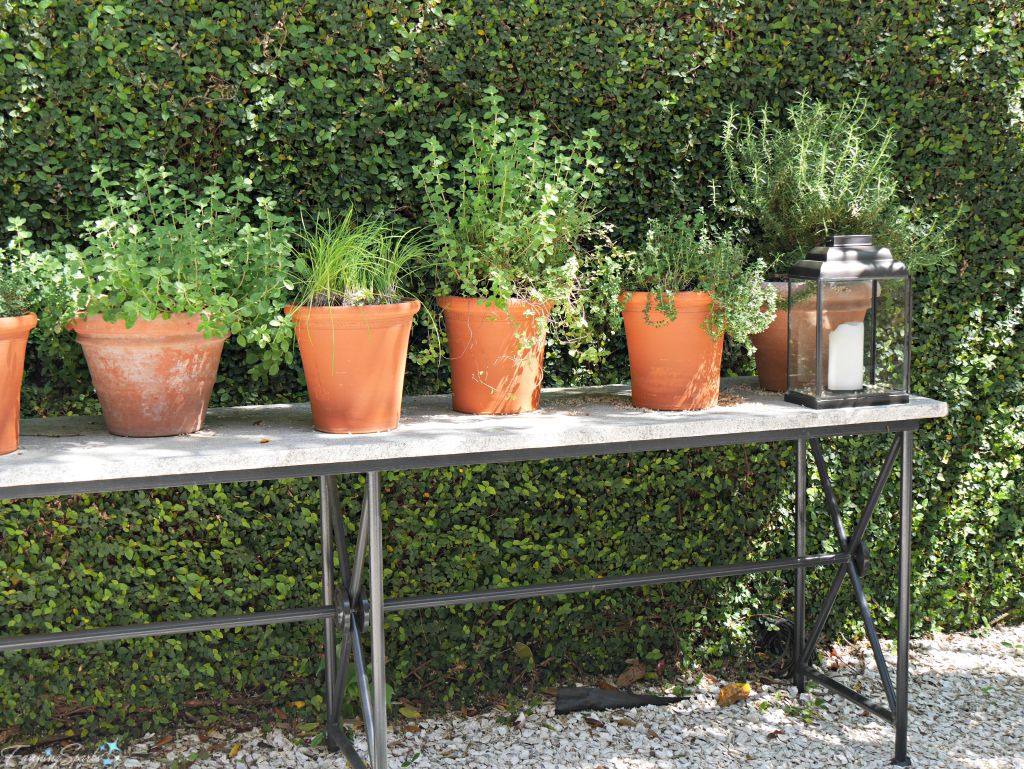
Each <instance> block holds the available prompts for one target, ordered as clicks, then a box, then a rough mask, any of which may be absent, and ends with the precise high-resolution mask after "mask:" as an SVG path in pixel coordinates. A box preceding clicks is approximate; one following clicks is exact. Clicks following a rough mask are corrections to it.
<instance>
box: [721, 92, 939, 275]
mask: <svg viewBox="0 0 1024 769" xmlns="http://www.w3.org/2000/svg"><path fill="white" fill-rule="evenodd" d="M868 110H869V105H868V102H867V101H866V100H864V99H859V98H858V99H855V100H852V101H849V102H845V103H842V104H840V105H839V106H832V105H829V104H824V103H822V102H812V101H809V100H808V99H807V97H806V96H804V97H802V98H801V99H800V101H799V102H797V103H796V104H795V105H794V106H792V107H791V108H789V109H788V110H787V116H788V122H789V125H788V126H783V125H780V124H778V123H776V122H774V121H773V120H772V119H771V117H770V116H769V114H768V108H767V107H763V108H762V109H761V114H760V117H759V118H758V119H755V118H753V117H751V116H744V117H740V116H739V115H738V114H737V113H736V111H735V109H733V108H730V111H729V117H728V119H727V120H726V122H725V126H724V128H723V131H722V136H721V139H722V154H723V157H724V160H725V181H724V184H723V185H721V186H718V185H714V186H713V188H712V192H713V195H714V199H715V204H716V206H717V207H718V208H720V209H724V210H726V211H727V212H729V213H731V214H732V215H734V216H736V217H738V218H740V219H743V220H746V221H748V222H751V223H753V224H755V225H756V229H759V230H760V233H759V234H757V233H755V236H754V237H753V239H752V242H751V245H752V249H753V255H754V256H755V257H758V258H763V259H764V260H765V261H766V263H767V265H768V272H769V273H780V272H785V271H786V269H787V268H788V267H789V266H790V265H791V264H793V263H794V262H796V261H798V260H799V259H802V258H803V257H804V255H805V254H806V253H807V252H808V251H809V250H810V249H811V248H813V247H815V246H818V245H821V244H822V243H823V242H824V241H825V238H826V237H828V236H829V235H853V234H871V235H874V236H875V242H876V243H877V244H879V245H883V246H888V247H889V249H890V250H891V251H892V253H893V256H894V257H895V258H896V259H898V260H900V261H902V262H904V263H905V264H907V266H908V267H910V269H911V270H915V269H921V268H924V267H928V266H930V265H937V264H941V263H944V262H945V261H946V260H948V259H949V258H950V257H951V256H952V255H953V254H954V253H955V252H956V250H957V248H956V245H955V244H954V242H953V241H952V239H951V238H950V231H951V229H952V228H953V226H954V225H955V224H956V217H953V218H952V219H951V220H949V221H945V222H940V220H939V219H938V218H934V217H932V218H929V217H925V216H922V215H921V214H920V212H919V211H915V210H914V209H913V208H912V207H911V206H910V205H908V204H907V203H906V199H907V196H906V195H905V189H904V186H903V184H902V182H901V180H900V178H899V175H898V174H897V171H896V164H895V161H894V153H895V151H896V142H895V129H894V128H893V127H892V126H888V127H886V128H885V129H884V130H883V128H882V126H883V122H884V121H883V119H882V118H881V117H879V118H875V119H870V118H869V117H868Z"/></svg>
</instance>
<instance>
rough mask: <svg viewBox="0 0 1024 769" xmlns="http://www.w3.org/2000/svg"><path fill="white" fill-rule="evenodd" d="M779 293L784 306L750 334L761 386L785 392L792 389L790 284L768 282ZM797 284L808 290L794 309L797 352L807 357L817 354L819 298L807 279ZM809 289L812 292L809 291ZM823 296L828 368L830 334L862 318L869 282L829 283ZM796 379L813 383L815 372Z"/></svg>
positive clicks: (824, 348) (824, 358)
mask: <svg viewBox="0 0 1024 769" xmlns="http://www.w3.org/2000/svg"><path fill="white" fill-rule="evenodd" d="M768 285H770V286H771V287H772V288H774V289H775V290H776V291H777V292H778V295H779V301H778V304H779V306H780V307H782V308H783V309H780V310H778V311H776V313H775V319H774V320H773V321H772V323H771V325H770V326H768V328H767V330H765V331H763V332H762V333H760V334H751V335H750V339H751V341H752V342H753V343H754V346H755V347H756V348H757V350H756V352H755V353H754V360H755V362H756V363H757V379H758V384H759V385H760V387H761V389H762V390H771V391H774V392H785V391H786V390H787V389H789V383H788V381H787V378H786V377H787V362H788V355H789V350H788V349H787V344H788V333H789V331H788V327H787V324H788V323H789V312H788V310H787V309H786V308H787V307H788V305H789V284H788V283H769V284H768ZM793 286H794V288H795V289H797V290H799V291H801V293H806V295H804V296H801V297H799V298H798V299H797V304H796V307H795V308H794V310H793V345H794V349H795V351H796V353H797V354H798V355H801V356H802V357H803V358H804V359H811V360H813V358H814V347H815V344H816V343H817V342H816V334H815V331H814V326H815V323H816V312H817V298H816V296H815V295H814V293H813V291H814V286H812V285H808V284H806V283H794V284H793ZM807 292H809V293H807ZM822 300H823V304H824V308H823V310H822V313H821V324H822V334H823V336H822V341H823V345H822V361H821V365H822V367H823V371H828V335H829V333H831V332H832V331H833V330H835V329H836V328H837V327H838V326H840V325H842V324H843V323H850V322H863V321H864V317H865V315H866V314H867V311H868V310H870V309H871V284H870V282H864V281H856V282H850V283H848V284H840V285H834V284H827V285H825V286H824V289H823V294H822ZM797 383H798V384H801V385H808V384H813V383H814V372H813V371H811V372H810V373H805V374H803V375H798V377H797Z"/></svg>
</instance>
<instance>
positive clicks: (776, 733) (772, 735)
mask: <svg viewBox="0 0 1024 769" xmlns="http://www.w3.org/2000/svg"><path fill="white" fill-rule="evenodd" d="M782 733H783V732H782V730H781V729H776V730H775V731H774V732H768V739H769V740H777V739H779V735H780V734H782Z"/></svg>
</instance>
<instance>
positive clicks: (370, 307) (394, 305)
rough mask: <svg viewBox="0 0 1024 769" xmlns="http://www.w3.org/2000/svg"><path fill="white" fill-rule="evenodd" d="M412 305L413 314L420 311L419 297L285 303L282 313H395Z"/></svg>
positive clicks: (404, 310)
mask: <svg viewBox="0 0 1024 769" xmlns="http://www.w3.org/2000/svg"><path fill="white" fill-rule="evenodd" d="M412 305H416V309H415V310H414V311H413V314H414V315H415V314H416V313H417V312H419V311H420V308H421V307H422V306H423V304H422V303H421V302H420V300H419V299H413V298H411V297H406V298H403V299H402V301H400V302H389V303H387V304H353V305H345V306H343V307H335V306H329V307H311V306H309V305H308V304H286V305H285V307H284V314H285V315H286V316H288V317H289V318H291V317H294V316H296V315H299V314H300V313H301V314H303V315H314V314H315V315H325V314H334V313H335V312H339V313H344V314H348V313H351V312H353V311H360V312H373V313H375V314H383V313H386V312H387V311H388V310H393V311H395V312H396V313H402V312H408V310H409V308H410V307H411V306H412Z"/></svg>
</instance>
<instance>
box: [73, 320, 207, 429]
mask: <svg viewBox="0 0 1024 769" xmlns="http://www.w3.org/2000/svg"><path fill="white" fill-rule="evenodd" d="M201 320H202V316H200V315H193V316H192V317H189V316H188V315H185V314H184V313H176V314H173V315H171V316H170V317H169V318H156V319H155V320H138V321H136V322H135V325H133V326H132V327H131V328H129V329H126V328H125V323H124V321H123V320H119V321H114V322H108V321H105V320H103V316H102V315H93V316H92V317H90V318H88V319H85V318H78V319H76V320H73V321H72V322H71V323H69V324H68V328H69V329H72V330H74V331H75V332H76V334H77V335H78V343H79V344H80V345H82V350H83V351H84V352H85V360H86V362H87V363H88V364H89V374H90V375H91V376H92V383H93V386H94V387H95V388H96V395H97V396H99V399H100V406H101V407H102V409H103V418H104V420H106V423H107V429H108V430H109V431H110V432H111V433H113V434H114V435H124V436H127V437H129V438H156V437H159V436H166V435H183V434H186V433H194V432H196V431H197V430H200V429H202V427H203V420H204V419H205V418H206V409H207V408H208V407H209V405H210V394H211V393H212V392H213V385H214V383H215V382H216V381H217V367H218V366H219V365H220V354H221V352H222V351H223V349H224V340H225V339H226V338H227V337H213V338H212V339H204V338H203V333H202V332H201V331H197V330H196V329H197V328H198V326H199V323H200V322H201Z"/></svg>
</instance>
